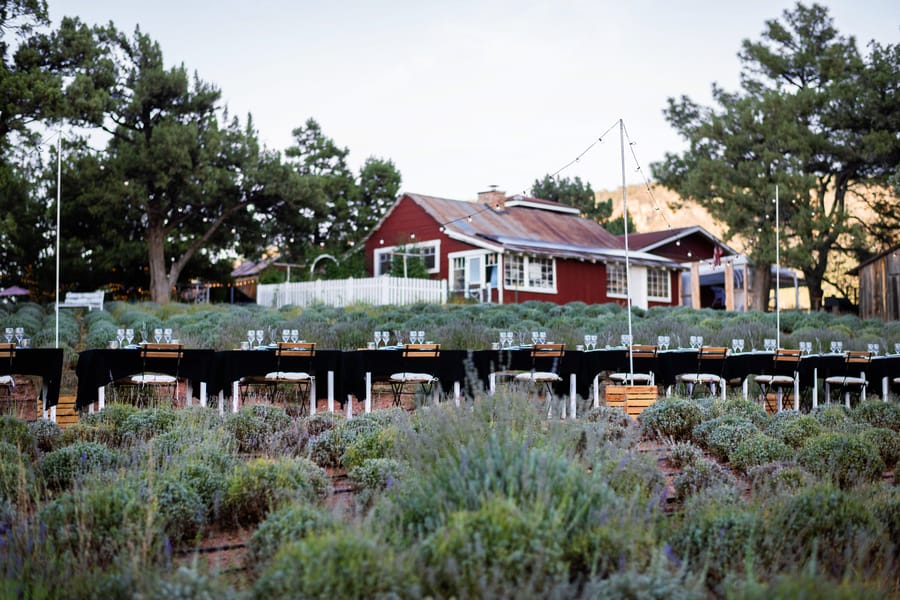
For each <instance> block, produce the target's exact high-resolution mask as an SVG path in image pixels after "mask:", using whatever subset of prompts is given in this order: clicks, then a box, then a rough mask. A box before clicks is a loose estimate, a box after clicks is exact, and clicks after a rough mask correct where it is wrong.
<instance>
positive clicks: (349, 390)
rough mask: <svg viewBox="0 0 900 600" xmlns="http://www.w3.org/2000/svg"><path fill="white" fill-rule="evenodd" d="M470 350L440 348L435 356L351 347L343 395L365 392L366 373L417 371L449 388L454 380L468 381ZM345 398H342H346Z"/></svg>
mask: <svg viewBox="0 0 900 600" xmlns="http://www.w3.org/2000/svg"><path fill="white" fill-rule="evenodd" d="M470 354H471V353H470V352H469V351H468V350H441V352H440V354H439V355H438V356H436V357H433V358H431V357H428V358H406V359H404V358H403V351H402V350H351V351H348V352H344V353H343V358H342V364H341V379H342V381H343V385H344V394H353V395H354V396H356V398H357V399H360V400H361V399H363V398H365V395H366V373H371V374H372V380H373V381H378V380H382V381H383V380H386V379H387V378H388V377H390V375H391V374H392V373H397V372H400V371H416V372H423V373H430V374H432V375H434V376H435V377H437V378H438V381H439V384H440V387H441V389H442V390H445V391H446V390H449V389H451V387H452V386H453V383H454V382H460V383H463V382H465V379H466V371H467V365H470V364H471V359H470ZM344 399H345V397H343V396H342V397H341V400H342V401H343V400H344Z"/></svg>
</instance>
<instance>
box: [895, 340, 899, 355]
mask: <svg viewBox="0 0 900 600" xmlns="http://www.w3.org/2000/svg"><path fill="white" fill-rule="evenodd" d="M894 354H900V342H894Z"/></svg>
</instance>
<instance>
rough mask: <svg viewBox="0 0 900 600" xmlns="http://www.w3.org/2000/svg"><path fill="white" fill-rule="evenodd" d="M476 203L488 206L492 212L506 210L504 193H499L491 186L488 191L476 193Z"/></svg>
mask: <svg viewBox="0 0 900 600" xmlns="http://www.w3.org/2000/svg"><path fill="white" fill-rule="evenodd" d="M478 202H479V203H480V204H489V205H490V206H491V208H493V209H494V210H503V209H504V208H506V192H501V191H499V190H498V189H497V186H495V185H492V186H491V189H490V190H489V191H487V192H478Z"/></svg>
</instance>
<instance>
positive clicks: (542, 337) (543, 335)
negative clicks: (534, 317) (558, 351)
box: [538, 331, 547, 344]
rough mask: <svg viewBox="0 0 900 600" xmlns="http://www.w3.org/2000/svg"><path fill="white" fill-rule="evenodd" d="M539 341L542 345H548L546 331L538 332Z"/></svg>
mask: <svg viewBox="0 0 900 600" xmlns="http://www.w3.org/2000/svg"><path fill="white" fill-rule="evenodd" d="M538 340H540V343H541V344H546V343H547V332H546V331H540V332H538Z"/></svg>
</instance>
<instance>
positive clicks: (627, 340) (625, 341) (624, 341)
mask: <svg viewBox="0 0 900 600" xmlns="http://www.w3.org/2000/svg"><path fill="white" fill-rule="evenodd" d="M632 339H633V338H632V337H631V336H630V335H628V334H627V333H623V334H622V335H621V336H619V342H620V344H621V345H622V346H624V347H625V348H627V347H628V346H630V345H631V340H632Z"/></svg>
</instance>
